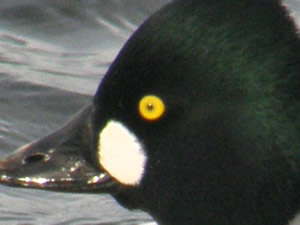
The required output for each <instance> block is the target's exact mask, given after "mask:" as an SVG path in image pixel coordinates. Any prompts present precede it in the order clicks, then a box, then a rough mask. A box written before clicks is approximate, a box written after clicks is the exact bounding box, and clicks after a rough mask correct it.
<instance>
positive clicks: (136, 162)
mask: <svg viewBox="0 0 300 225" xmlns="http://www.w3.org/2000/svg"><path fill="white" fill-rule="evenodd" d="M98 159H99V161H100V164H101V165H102V167H103V168H104V169H105V170H106V172H107V173H109V174H110V175H111V176H112V177H114V178H115V179H117V180H118V181H119V182H120V183H122V184H125V185H138V184H139V183H140V182H141V180H142V178H143V175H144V169H145V164H146V155H145V152H144V149H143V146H142V144H141V143H140V142H139V140H138V139H137V137H136V136H135V135H134V134H133V133H131V132H130V131H129V130H128V129H127V128H126V127H125V126H124V125H123V124H122V123H120V122H117V121H113V120H112V121H109V122H108V123H107V125H106V126H105V127H104V128H103V130H102V131H101V132H100V134H99V142H98Z"/></svg>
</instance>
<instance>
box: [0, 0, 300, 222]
mask: <svg viewBox="0 0 300 225" xmlns="http://www.w3.org/2000/svg"><path fill="white" fill-rule="evenodd" d="M167 1H168V0H148V1H146V0H130V1H129V0H85V1H80V0H1V1H0V157H2V156H5V155H6V154H9V153H10V152H12V151H13V150H14V149H16V148H17V147H19V146H20V145H23V144H25V143H27V142H30V141H32V140H35V139H37V138H40V137H42V136H44V135H46V134H49V133H50V132H51V131H53V130H55V129H57V128H58V127H60V126H61V125H62V124H63V123H64V122H65V121H66V120H67V118H68V117H70V115H72V114H73V113H75V112H76V111H78V110H79V109H80V108H82V107H83V106H84V105H86V104H87V103H89V102H90V101H91V96H92V95H93V94H94V92H95V90H96V88H97V86H98V82H99V81H100V80H101V78H102V76H103V75H104V73H105V71H106V70H107V68H108V66H109V65H110V63H111V62H112V60H113V58H114V57H115V55H116V54H117V52H118V50H119V49H120V48H121V46H122V45H123V43H124V42H125V41H126V39H127V38H128V37H129V36H130V34H131V33H132V32H133V31H134V30H135V29H136V27H137V26H138V24H140V23H141V22H142V21H143V20H144V19H145V18H146V17H147V16H148V15H150V14H151V13H152V12H154V11H155V10H157V9H158V8H159V7H161V6H162V5H163V4H165V3H166V2H167ZM286 4H287V5H288V6H289V8H290V9H292V13H293V16H295V17H296V18H299V12H300V7H299V5H300V4H299V1H296V0H290V1H287V2H286ZM150 221H151V218H150V217H149V216H147V215H146V214H144V213H142V212H136V213H131V212H128V211H127V210H125V209H123V208H121V207H120V206H119V205H118V204H117V203H116V202H115V201H114V200H113V199H112V198H111V197H109V196H108V195H81V194H65V193H53V192H44V191H38V190H25V189H14V188H8V187H5V186H1V185H0V225H2V224H3V225H16V224H18V225H21V224H22V225H25V224H26V225H27V224H34V225H38V224H43V225H44V224H45V225H46V224H49V225H50V224H51V225H56V224H57V225H83V224H89V225H92V224H93V225H96V224H102V225H104V224H105V225H135V224H143V223H146V222H150Z"/></svg>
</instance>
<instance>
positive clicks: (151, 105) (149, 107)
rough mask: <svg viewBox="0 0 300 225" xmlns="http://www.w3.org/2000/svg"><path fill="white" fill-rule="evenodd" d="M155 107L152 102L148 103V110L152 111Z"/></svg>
mask: <svg viewBox="0 0 300 225" xmlns="http://www.w3.org/2000/svg"><path fill="white" fill-rule="evenodd" d="M153 108H154V106H153V104H152V103H148V104H147V110H148V111H152V110H153Z"/></svg>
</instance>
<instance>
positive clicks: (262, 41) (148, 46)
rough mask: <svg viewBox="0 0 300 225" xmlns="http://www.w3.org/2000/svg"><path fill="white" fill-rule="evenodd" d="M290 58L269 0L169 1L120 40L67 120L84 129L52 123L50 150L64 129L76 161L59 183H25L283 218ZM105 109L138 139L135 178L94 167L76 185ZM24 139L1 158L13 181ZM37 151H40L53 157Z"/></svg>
mask: <svg viewBox="0 0 300 225" xmlns="http://www.w3.org/2000/svg"><path fill="white" fill-rule="evenodd" d="M299 60H300V40H299V35H298V31H297V30H296V28H295V25H294V23H293V22H292V20H291V19H290V18H289V16H288V14H287V11H286V10H285V8H284V7H282V6H281V5H280V3H279V1H275V0H239V1H237V0H197V1H196V0H177V1H173V2H172V3H170V4H168V5H167V6H166V7H164V8H163V9H161V10H160V11H158V12H157V13H156V14H154V15H153V16H152V17H150V18H149V19H148V20H147V21H146V22H145V23H144V24H142V25H141V26H140V27H139V28H138V30H137V31H136V32H135V33H134V34H133V36H132V37H131V38H130V39H129V41H128V42H127V43H126V45H125V46H124V48H123V49H122V50H121V51H120V53H119V55H118V56H117V58H116V60H115V61H114V62H113V64H112V65H111V67H110V69H109V71H108V72H107V74H106V76H105V77H104V79H103V80H102V82H101V84H100V86H99V88H98V90H97V92H96V95H95V97H94V101H93V105H92V106H90V107H89V108H88V110H87V111H88V113H83V114H80V115H79V118H80V121H85V122H82V123H83V124H88V125H82V124H81V123H77V122H76V124H77V125H74V128H77V127H78V128H82V127H84V128H85V129H84V130H85V131H86V132H84V133H82V132H80V130H82V129H78V131H77V129H74V130H75V131H74V130H73V131H72V135H69V137H68V138H65V139H63V138H61V139H60V137H58V136H57V135H54V137H55V138H56V140H57V138H58V141H57V142H59V143H60V144H58V145H56V146H55V148H56V149H60V148H61V149H63V150H62V151H60V152H59V151H58V152H59V153H56V152H57V151H56V152H54V153H51V154H53V156H56V155H55V154H65V152H67V150H65V149H68V148H70V143H71V144H72V143H73V142H72V140H74V139H76V140H77V142H76V144H75V145H73V146H72V145H71V146H72V147H73V149H74V148H75V149H76V151H74V152H76V155H77V154H79V155H83V157H84V160H78V159H77V158H76V157H71V158H72V160H74V161H76V160H78V161H80V162H84V163H86V165H87V167H83V168H87V169H85V170H80V171H79V172H78V174H74V176H73V174H72V176H71V177H72V180H71V181H70V183H68V184H67V185H66V182H61V181H60V182H53V183H51V184H49V185H48V184H47V183H46V184H43V186H39V185H34V184H27V185H29V187H35V188H46V189H50V190H56V191H68V189H69V188H70V189H69V190H70V191H81V192H87V191H95V192H103V191H105V192H112V195H113V196H114V197H115V198H116V199H117V200H118V201H119V202H120V203H121V204H122V205H123V206H125V207H128V208H132V209H135V208H136V209H142V210H145V211H147V212H149V213H150V214H151V215H152V216H153V218H154V219H155V220H156V221H157V222H158V223H159V224H162V225H177V224H178V225H179V224H180V225H182V224H189V225H194V224H201V225H211V224H217V225H287V224H288V222H289V221H290V220H292V219H293V217H294V216H295V215H296V213H297V212H299V210H300V178H299V170H300V119H299V113H300V94H299V93H300V92H299V85H300V62H299ZM147 94H155V95H157V96H159V97H160V98H161V99H163V101H164V102H165V105H166V112H165V114H164V115H163V117H162V118H160V119H159V120H157V121H154V122H149V121H145V120H143V119H142V118H141V117H140V116H139V114H138V113H137V104H138V102H139V100H140V99H141V98H142V97H143V96H144V95H147ZM87 114H88V115H87ZM82 118H85V119H82ZM86 118H88V119H86ZM110 120H116V121H120V122H122V124H124V125H125V126H126V127H127V128H128V129H129V130H130V131H131V132H133V133H134V134H135V135H136V136H137V138H138V139H139V140H141V142H142V143H143V146H144V147H145V151H146V155H147V159H148V161H147V165H146V168H145V174H144V176H143V179H142V182H141V184H140V185H137V186H126V185H121V184H119V183H118V182H116V181H111V178H108V177H107V176H108V175H107V174H105V172H103V174H105V175H103V177H104V178H103V180H101V182H100V183H97V184H95V183H92V184H89V185H86V183H87V182H86V180H87V179H88V178H90V177H91V176H94V175H95V174H97V173H100V172H101V169H100V172H99V167H100V168H101V165H99V162H98V161H97V156H96V152H97V149H96V148H97V147H96V146H97V142H98V134H99V133H101V131H102V130H103V129H104V126H105V124H106V123H107V121H110ZM76 121H77V120H76ZM71 124H74V123H71ZM78 124H81V125H78ZM69 127H70V126H69ZM71 127H73V126H71ZM61 133H65V132H61ZM73 133H74V135H73ZM78 137H79V138H78ZM44 140H45V139H44ZM78 140H84V141H78ZM44 142H45V141H44ZM50 145H51V144H50ZM65 146H67V147H68V148H66V147H65ZM83 146H84V149H83ZM51 147H52V148H53V146H50V147H48V146H47V147H45V149H44V150H43V151H46V150H47V149H49V148H51ZM32 149H34V150H30V149H29V150H28V149H26V151H24V149H23V150H22V152H21V153H17V156H15V157H12V158H8V159H7V160H6V161H3V162H2V164H1V165H0V168H1V171H0V172H1V174H5V179H3V175H2V182H3V183H6V184H10V185H24V184H23V183H20V182H18V180H17V179H16V178H15V177H18V176H19V177H22V176H25V175H26V172H27V171H30V176H35V174H34V173H33V171H32V169H30V167H31V165H30V163H29V165H27V164H25V165H24V163H23V164H22V166H21V168H22V171H21V172H20V171H19V170H18V169H19V168H20V162H19V161H20V159H21V160H22V159H24V158H26V157H28V156H32V155H34V154H35V153H34V152H36V151H37V150H36V146H34V148H32ZM80 151H81V153H77V152H80ZM28 152H29V153H30V154H29V153H28ZM40 152H41V151H40V150H39V153H40ZM47 154H48V155H47V157H50V160H49V162H51V159H52V158H53V159H55V157H53V156H52V155H51V154H50V153H49V152H47ZM49 154H50V156H49ZM56 158H57V157H56ZM74 158H75V159H74ZM41 161H43V160H41ZM12 162H13V164H12V165H13V166H7V165H8V164H9V163H12ZM37 163H38V165H39V164H41V165H40V166H42V167H43V166H44V165H43V162H37ZM51 163H52V162H51ZM70 163H71V164H73V163H75V162H73V161H70ZM53 164H54V165H56V161H53ZM36 165H37V164H36ZM36 165H35V166H36ZM51 165H52V164H51ZM59 165H60V164H59ZM44 167H45V166H44ZM28 168H29V169H28ZM49 168H51V170H49ZM7 171H8V172H7ZM15 171H17V172H15ZM45 171H46V172H45V174H40V176H43V177H47V178H48V177H51V175H52V176H54V177H55V178H56V177H60V176H59V175H56V174H54V175H53V173H52V172H53V171H52V167H49V165H47V166H46V168H45ZM48 171H49V172H48ZM82 171H88V172H86V174H82ZM32 173H33V175H32ZM101 173H102V172H101ZM16 174H17V175H16ZM20 174H21V175H20ZM7 177H9V179H8V178H7ZM57 180H58V178H57ZM82 180H83V181H82ZM112 180H114V179H112ZM113 182H115V183H114V184H113ZM72 186H73V187H75V188H74V189H72ZM91 186H92V187H91ZM103 186H104V188H102V187H103Z"/></svg>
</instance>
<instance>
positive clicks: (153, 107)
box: [138, 95, 165, 121]
mask: <svg viewBox="0 0 300 225" xmlns="http://www.w3.org/2000/svg"><path fill="white" fill-rule="evenodd" d="M138 110H139V113H140V115H141V116H142V117H143V119H145V120H149V121H154V120H157V119H159V118H160V117H161V116H162V115H163V114H164V112H165V105H164V103H163V101H162V100H161V99H160V98H159V97H157V96H154V95H146V96H144V97H143V98H142V99H141V100H140V102H139V106H138Z"/></svg>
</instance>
